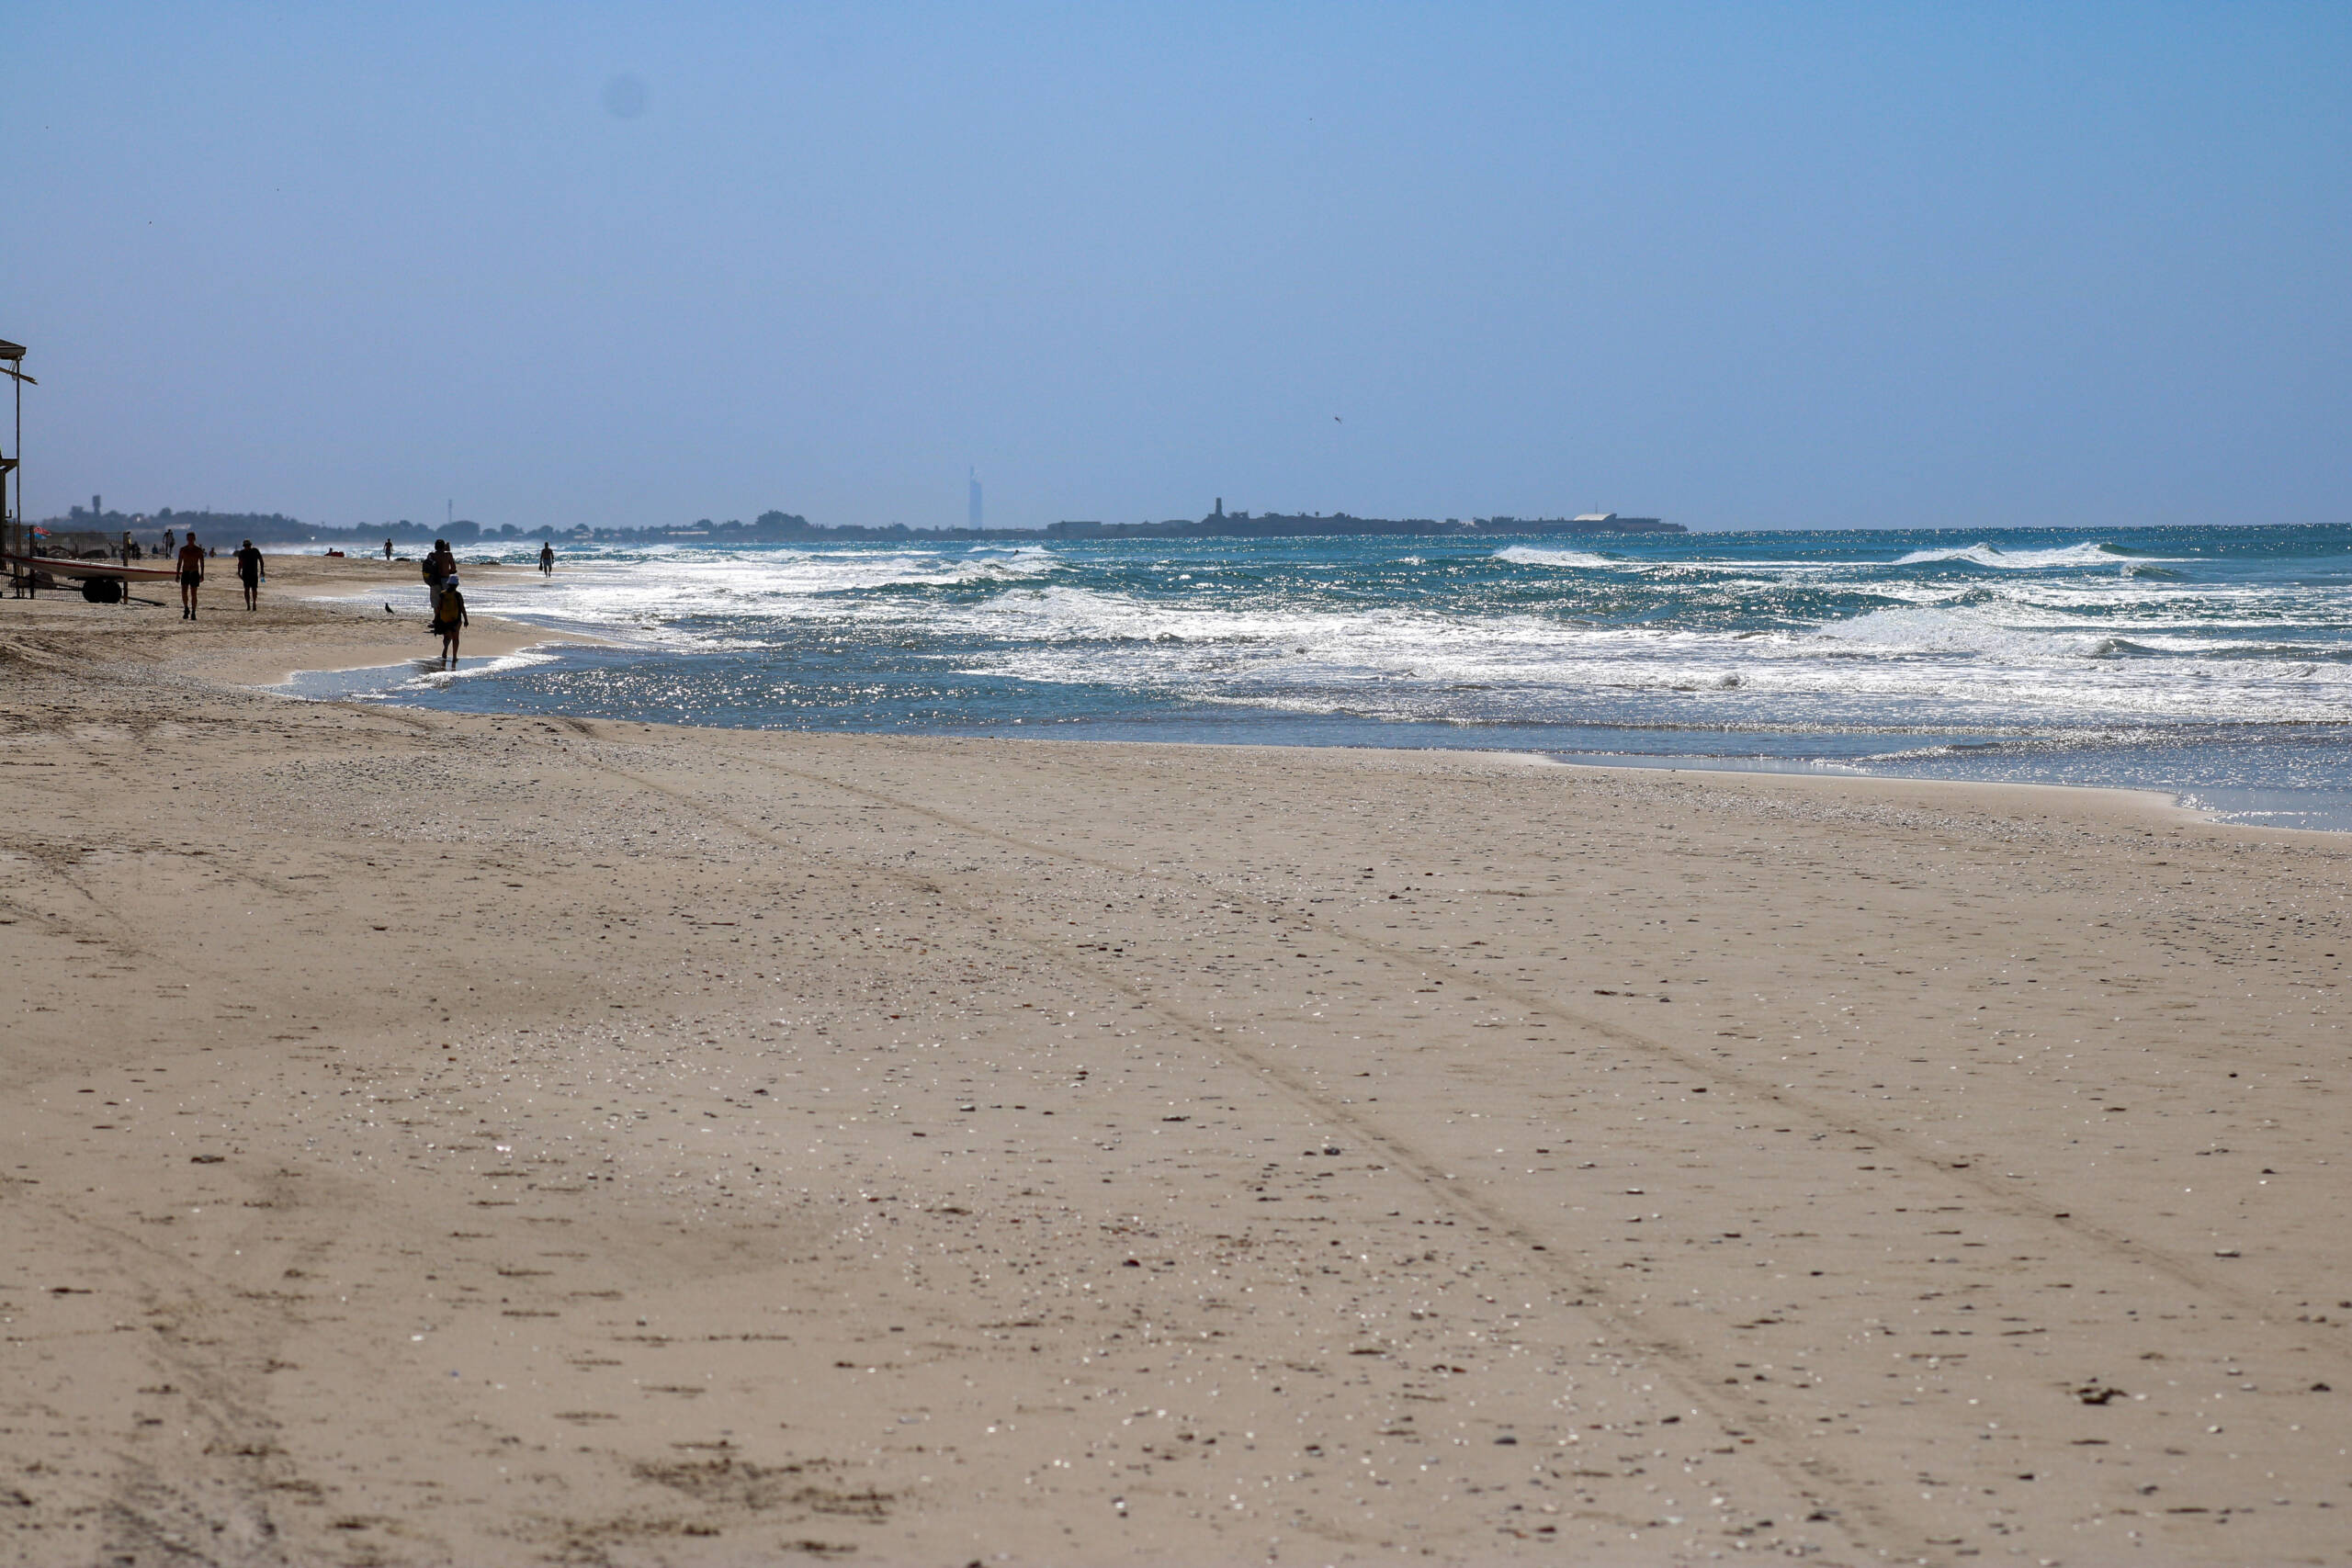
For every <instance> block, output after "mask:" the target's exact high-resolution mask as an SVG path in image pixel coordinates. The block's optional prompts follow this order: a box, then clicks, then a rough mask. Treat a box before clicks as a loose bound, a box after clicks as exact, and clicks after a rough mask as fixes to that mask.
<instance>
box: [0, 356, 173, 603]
mask: <svg viewBox="0 0 2352 1568" xmlns="http://www.w3.org/2000/svg"><path fill="white" fill-rule="evenodd" d="M0 376H6V377H7V378H8V382H9V386H10V389H11V390H12V391H13V393H14V403H15V420H14V422H13V423H12V425H11V427H10V435H9V444H8V450H7V451H6V452H0V561H5V562H6V564H7V568H8V582H9V587H10V589H11V591H12V592H13V593H14V595H15V596H16V597H17V598H19V599H22V598H27V597H32V598H38V597H40V590H41V588H42V587H43V586H44V585H45V583H44V580H46V585H47V586H51V587H53V586H55V584H56V580H57V579H59V578H61V577H69V578H75V579H78V580H79V581H81V584H82V597H84V598H85V599H87V600H90V601H91V602H92V603H94V604H126V603H130V602H131V595H130V584H131V583H132V582H133V581H155V580H163V581H169V580H170V579H171V578H173V577H174V576H175V575H177V574H176V573H175V572H174V571H173V570H171V569H170V568H168V567H139V566H132V565H131V564H130V562H129V561H128V560H126V561H124V562H122V563H121V564H120V565H117V564H115V563H114V562H112V561H83V560H73V559H69V558H65V557H62V556H45V555H43V554H41V553H40V538H39V536H36V535H35V534H34V532H33V525H32V519H30V518H28V517H27V516H26V515H25V486H24V468H23V465H22V455H23V452H24V446H25V389H26V388H27V387H38V386H40V382H38V381H36V380H34V379H33V378H31V377H30V376H28V375H26V374H25V345H24V344H20V343H10V342H8V341H7V340H6V338H0ZM125 553H126V554H127V553H128V552H125ZM137 603H139V604H160V603H162V601H160V600H155V599H141V600H139V601H137Z"/></svg>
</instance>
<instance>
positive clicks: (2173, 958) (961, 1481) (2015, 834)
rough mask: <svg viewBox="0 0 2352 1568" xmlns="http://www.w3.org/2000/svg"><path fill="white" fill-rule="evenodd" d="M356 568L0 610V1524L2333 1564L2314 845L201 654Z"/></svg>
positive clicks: (1036, 1553) (2350, 1491)
mask: <svg viewBox="0 0 2352 1568" xmlns="http://www.w3.org/2000/svg"><path fill="white" fill-rule="evenodd" d="M413 570H414V569H413V567H411V566H408V565H406V564H402V565H400V566H398V567H392V566H386V565H384V564H383V563H380V562H364V561H356V560H355V561H335V562H322V561H318V560H312V559H295V558H284V559H282V560H275V561H273V567H272V584H271V588H270V589H269V591H268V592H267V595H266V600H265V607H264V609H263V611H262V612H261V613H259V614H257V615H246V614H244V613H243V611H242V610H239V609H236V608H233V605H234V604H235V601H236V594H235V592H234V587H233V583H232V582H231V581H229V580H228V578H227V575H226V574H225V573H224V574H223V575H222V577H221V578H220V580H219V581H217V582H216V583H215V584H214V585H213V587H212V588H211V589H209V590H208V595H207V598H208V604H209V606H210V607H209V608H208V609H207V610H206V612H205V614H204V615H203V618H202V619H200V620H199V621H198V622H196V623H194V624H187V623H182V622H179V621H178V620H177V619H176V617H175V615H174V614H173V612H172V611H170V610H153V609H147V608H144V607H141V606H130V607H115V606H95V605H89V604H83V603H82V602H81V601H79V600H78V599H76V598H72V597H70V596H66V595H58V596H54V597H52V596H49V595H44V596H43V597H42V598H41V599H40V601H38V602H27V601H21V600H5V601H0V672H5V676H6V682H5V688H0V690H5V695H4V696H0V721H4V722H5V723H6V729H7V740H6V748H5V750H0V816H4V817H5V820H6V823H7V824H8V830H7V832H6V835H5V837H0V864H5V868H6V871H5V878H4V879H0V906H4V907H0V952H5V953H6V957H7V960H8V963H7V965H6V970H7V974H8V976H9V982H8V984H9V987H10V991H11V997H10V1003H9V1006H8V1010H7V1020H8V1021H7V1025H6V1042H7V1043H6V1051H5V1053H0V1083H5V1090H6V1092H5V1094H0V1128H5V1138H0V1147H5V1156H0V1368H5V1374H4V1375H0V1558H6V1560H8V1561H11V1562H26V1563H37V1564H50V1563H74V1564H80V1563H90V1564H98V1563H107V1564H117V1563H137V1564H142V1565H143V1564H148V1563H219V1564H248V1563H251V1564H267V1563H289V1564H310V1563H383V1564H410V1563H417V1564H429V1563H509V1562H512V1563H536V1562H559V1563H613V1564H655V1563H712V1564H718V1563H744V1562H792V1561H800V1560H803V1559H806V1560H810V1561H819V1560H824V1561H847V1562H873V1563H910V1564H916V1563H922V1564H961V1563H968V1562H982V1563H989V1564H994V1563H998V1562H1008V1563H1069V1564H1082V1563H1108V1562H1130V1561H1148V1562H1170V1563H1210V1562H1218V1563H1221V1562H1234V1563H1239V1562H1285V1563H1323V1562H1383V1561H1389V1560H1401V1559H1408V1558H1409V1559H1414V1560H1424V1561H1434V1562H1464V1563H1482V1562H1519V1561H1541V1562H1644V1563H1647V1562H1661V1563H1662V1562H1702V1561H1710V1562H1711V1561H1718V1560H1721V1561H1736V1560H1737V1559H1738V1558H1739V1557H1741V1556H1743V1555H1746V1556H1751V1557H1752V1556H1760V1555H1768V1554H1770V1555H1786V1556H1793V1557H1797V1558H1800V1559H1802V1560H1804V1561H1809V1562H1823V1563H1849V1564H1859V1563H1874V1562H1888V1561H1903V1562H1924V1563H1938V1564H1945V1563H1958V1562H1967V1561H1971V1560H1979V1561H1986V1562H2030V1563H2034V1564H2043V1565H2046V1564H2056V1563H2079V1564H2096V1563H2109V1562H2126V1561H2135V1562H2151V1563H2173V1562H2199V1563H2247V1562H2266V1563H2290V1562H2312V1563H2323V1562H2343V1561H2344V1560H2345V1559H2346V1555H2347V1552H2352V1461H2347V1458H2346V1450H2347V1449H2352V1337H2347V1330H2346V1323H2347V1322H2348V1321H2352V1239H2347V1234H2348V1233H2347V1230H2346V1224H2345V1222H2344V1217H2343V1216H2344V1215H2345V1214H2346V1213H2347V1211H2352V1100H2347V1098H2346V1093H2345V1087H2344V1081H2343V1068H2344V1058H2345V1055H2346V1043H2347V1042H2346V1033H2345V1023H2344V1020H2345V1010H2344V1004H2343V999H2342V987H2343V984H2344V980H2345V973H2346V962H2345V961H2346V959H2347V958H2352V949H2347V948H2346V945H2345V944H2346V942H2347V941H2352V932H2347V931H2346V908H2347V905H2346V898H2347V894H2348V893H2352V838H2346V837H2344V836H2335V835H2321V834H2300V833H2291V832H2284V831H2277V830H2265V829H2246V828H2236V827H2227V826H2220V825H2215V824H2212V823H2209V822H2206V821H2203V820H2200V819H2199V818H2195V817H2193V816H2191V815H2189V814H2188V813H2186V812H2183V811H2180V810H2177V809H2175V808H2174V807H2171V806H2170V805H2168V804H2167V803H2165V801H2163V800H2162V799H2159V798H2155V797H2150V796H2140V795H2120V794H2107V793H2098V792H2090V791H2076V790H2060V789H2043V788H2026V787H1995V786H1984V785H1961V784H1911V783H1903V782H1897V781H1860V782H1849V781H1837V780H1829V779H1819V778H1810V777H1776V776H1752V777H1741V776H1733V775H1723V774H1699V773H1663V772H1635V771H1611V770H1600V769H1582V768H1567V767H1556V766H1550V765H1544V764H1540V763H1533V762H1530V761H1526V760H1522V759H1515V758H1510V757H1501V756H1480V755H1475V754H1469V753H1439V752H1403V751H1366V750H1274V749H1250V748H1210V747H1159V746H1108V745H1084V744H1069V743H1057V742H1011V741H980V740H954V739H902V738H879V737H865V736H846V735H809V734H797V733H765V732H752V731H725V730H693V729H684V728H660V727H653V726H644V725H637V724H619V723H610V722H602V721H597V720H593V719H567V720H551V719H542V718H537V717H516V718H498V717H472V716H449V715H443V714H436V713H424V712H418V711H413V710H403V709H400V708H395V707H388V706H381V705H357V704H334V703H313V702H303V701H298V700H294V699H291V698H288V697H285V696H281V695H277V694H269V693H266V692H262V691H258V690H254V689H252V688H254V686H256V685H260V684H266V683H268V682H276V681H278V680H281V679H283V678H284V676H285V675H286V674H287V673H288V672H290V671H294V670H298V669H323V668H346V667H353V666H361V665H369V664H376V663H384V662H390V661H393V660H399V659H402V658H408V657H413V656H418V655H422V654H424V653H426V652H428V651H430V649H431V645H430V643H429V642H428V640H427V639H426V637H424V634H423V633H422V631H421V629H420V628H419V627H418V626H416V625H415V623H414V620H413V617H405V618H404V617H400V616H387V615H384V614H383V612H382V611H381V610H380V608H378V607H377V606H376V604H374V603H373V602H371V601H370V600H369V599H368V598H365V597H351V596H358V595H365V594H367V593H368V592H370V588H371V585H372V584H374V583H375V582H377V581H383V582H386V583H390V582H394V581H397V582H400V583H402V584H405V583H407V582H408V581H410V578H409V576H408V575H407V574H409V573H413ZM330 593H337V594H344V595H346V598H345V600H344V601H343V602H340V603H330V602H327V601H326V600H324V599H323V598H320V597H316V596H320V595H326V594H330ZM158 596H161V595H158ZM543 640H546V634H545V633H544V632H541V631H538V630H537V629H535V628H531V627H526V626H515V625H503V624H499V623H496V622H494V621H492V618H490V617H487V616H478V617H477V618H476V626H475V627H474V629H473V630H472V631H471V632H469V635H468V637H467V642H466V651H467V652H468V653H469V654H474V653H489V652H499V651H505V650H509V649H515V648H519V647H523V646H526V645H527V644H530V643H533V642H537V641H543Z"/></svg>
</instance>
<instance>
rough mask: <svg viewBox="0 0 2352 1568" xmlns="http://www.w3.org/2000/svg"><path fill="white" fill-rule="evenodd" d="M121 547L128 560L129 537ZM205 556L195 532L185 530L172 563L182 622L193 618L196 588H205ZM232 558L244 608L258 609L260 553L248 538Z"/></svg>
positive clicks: (205, 553) (167, 535) (126, 535)
mask: <svg viewBox="0 0 2352 1568" xmlns="http://www.w3.org/2000/svg"><path fill="white" fill-rule="evenodd" d="M170 538H171V535H170V534H169V533H168V532H166V533H165V534H164V539H165V540H166V541H167V542H168V541H169V539H170ZM123 544H124V547H125V553H126V558H127V556H128V552H129V549H130V535H128V534H125V535H124V536H123ZM208 553H209V552H207V551H206V549H205V547H203V546H202V545H199V544H198V543H197V542H196V530H195V529H193V528H191V529H189V530H188V531H187V543H186V544H184V545H182V546H181V547H179V548H178V550H177V551H175V561H174V564H175V566H176V567H177V568H178V570H179V575H180V619H181V620H183V621H192V620H194V619H196V592H197V590H198V589H199V588H201V587H203V586H204V562H205V559H206V558H207V555H208ZM233 559H234V560H235V561H236V563H237V581H238V582H239V583H240V584H241V585H243V588H244V591H245V608H246V609H248V610H258V609H260V608H261V579H262V558H261V551H260V550H258V549H256V548H254V542H253V541H252V540H251V539H247V540H246V541H245V542H244V543H243V544H242V545H240V546H238V547H237V552H236V554H235V556H234V557H233Z"/></svg>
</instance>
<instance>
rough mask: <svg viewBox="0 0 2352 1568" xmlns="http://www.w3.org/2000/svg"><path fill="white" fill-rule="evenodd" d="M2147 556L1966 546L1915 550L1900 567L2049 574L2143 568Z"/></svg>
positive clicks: (2090, 548) (2102, 549)
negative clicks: (1955, 564)
mask: <svg viewBox="0 0 2352 1568" xmlns="http://www.w3.org/2000/svg"><path fill="white" fill-rule="evenodd" d="M2150 559H2151V558H2150V557H2146V556H2126V555H2124V554H2122V553H2121V552H2120V551H2118V550H2116V549H2115V548H2114V547H2111V546H2108V545H2099V544H2092V543H2089V542H2087V541H2086V542H2085V543H2083V544H2079V545H2061V546H2058V547H2054V548H2052V549H2046V550H2003V549H1997V548H1996V547H1993V546H1991V545H1985V544H1977V545H1963V546H1961V547H1957V548H1951V549H1933V550H1913V551H1912V552H1911V553H1910V554H1909V555H1907V556H1903V557H1900V558H1897V559H1896V560H1895V562H1894V564H1895V565H1896V566H1928V565H1931V564H1934V563H1936V562H1939V561H1967V562H1969V563H1970V564H1971V565H1973V566H1991V567H1998V568H2000V569H2001V570H2005V571H2047V570H2050V569H2052V568H2053V567H2064V566H2116V567H2120V566H2123V565H2125V564H2127V563H2128V564H2131V565H2135V566H2136V565H2141V564H2143V563H2145V562H2146V561H2148V560H2150Z"/></svg>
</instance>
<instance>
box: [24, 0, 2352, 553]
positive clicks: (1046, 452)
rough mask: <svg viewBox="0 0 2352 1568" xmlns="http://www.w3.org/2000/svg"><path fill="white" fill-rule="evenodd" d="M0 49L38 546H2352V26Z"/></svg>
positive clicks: (88, 26)
mask: <svg viewBox="0 0 2352 1568" xmlns="http://www.w3.org/2000/svg"><path fill="white" fill-rule="evenodd" d="M5 36H6V68H5V69H6V78H7V85H6V92H5V94H0V158H5V170H6V174H5V178H0V233H4V234H5V238H0V337H8V338H14V339H17V340H19V341H21V342H24V343H26V344H29V345H30V347H31V354H32V357H31V358H29V359H28V362H27V367H28V369H30V370H31V371H32V372H33V373H34V374H36V375H38V376H40V378H41V379H42V383H43V384H42V386H41V387H40V389H39V390H38V391H36V392H32V393H30V394H28V427H27V442H28V448H27V454H28V467H29V468H30V473H29V475H28V477H29V479H30V480H31V490H30V493H29V495H28V501H29V503H30V506H31V509H32V511H33V513H35V514H37V515H40V514H46V513H51V512H62V511H63V510H64V508H65V507H66V505H67V504H68V503H69V502H75V501H86V499H87V498H88V496H89V495H90V494H91V493H92V492H93V491H103V492H104V493H105V494H106V496H107V504H108V505H110V506H122V507H125V508H129V509H139V510H153V509H154V508H158V507H162V506H165V505H174V506H183V507H186V506H202V505H206V504H208V503H209V504H211V505H214V506H218V507H220V508H222V509H229V508H237V509H247V508H251V509H259V510H265V511H269V510H282V511H286V512H290V513H295V514H297V515H300V516H302V517H305V518H308V519H311V520H314V521H327V522H333V523H351V522H359V521H379V520H382V519H386V518H390V517H395V516H406V517H412V518H414V519H416V520H418V521H420V522H423V521H426V520H428V519H432V518H437V517H439V516H440V515H441V513H442V504H443V502H444V501H445V500H446V499H449V498H454V499H455V501H456V502H457V507H458V515H459V516H471V517H474V518H477V519H479V520H481V522H483V523H486V524H491V525H496V524H500V523H514V524H516V525H524V526H537V525H541V524H554V525H559V526H561V525H570V524H572V523H575V522H585V523H590V524H596V525H610V524H641V523H656V522H673V521H686V520H691V519H693V518H695V517H701V516H709V517H715V518H719V519H722V520H723V519H726V518H729V517H746V518H748V517H750V516H752V515H754V514H755V513H759V512H760V511H763V510H764V509H766V508H768V507H782V508H784V509H786V510H787V511H795V512H800V513H806V514H807V515H808V516H809V517H810V518H811V519H812V520H814V521H817V522H820V523H880V522H890V521H899V522H905V523H908V524H910V525H933V524H952V523H959V522H961V521H962V520H963V514H964V502H965V491H964V479H965V471H966V468H967V465H971V464H977V465H978V468H979V472H980V477H981V479H982V480H983V481H984V482H985V483H986V485H987V487H988V500H989V521H990V522H991V523H994V524H1000V525H1002V524H1035V523H1041V522H1050V521H1052V520H1054V519H1056V518H1061V517H1077V518H1100V519H1104V520H1109V521H1123V520H1134V519H1137V518H1142V517H1154V518H1159V517H1170V516H1191V515H1197V514H1199V513H1203V512H1205V511H1207V510H1208V508H1209V506H1210V505H1211V503H1212V502H1213V501H1214V499H1215V498H1216V497H1217V496H1220V495H1221V496H1223V497H1224V498H1225V502H1226V504H1227V507H1228V508H1249V509H1251V510H1256V511H1265V510H1300V511H1322V512H1330V511H1335V510H1347V511H1351V512H1355V513H1371V514H1378V515H1391V516H1397V515H1437V516H1453V515H1470V514H1474V513H1476V514H1487V513H1496V512H1505V513H1518V514H1521V515H1532V514H1558V513H1566V512H1573V511H1582V510H1589V509H1614V510H1617V511H1622V512H1626V513H1659V514H1663V515H1665V516H1668V517H1669V518H1674V519H1678V520H1680V521H1682V522H1685V523H1688V524H1691V525H1694V526H1700V527H1748V526H1770V525H1819V526H1855V527H1860V526H1880V525H1886V526H1895V525H1955V526H1975V525H1992V524H1996V523H1997V524H2057V525H2082V526H2085V527H2089V528H2096V527H2098V526H2100V525H2120V524H2141V523H2177V522H2199V521H2232V522H2256V523H2260V522H2300V521H2341V520H2345V519H2346V518H2352V6H2346V5H2343V4H2330V5H2286V4H2277V5H2262V4H2237V5H2165V4H2155V3H2138V4H2117V5H2104V6H2068V5H2058V4H2035V5H2019V6H2001V5H1985V4H1965V5H1962V4H1951V5H1939V6H1904V5H1888V4H1872V5H1855V6H1839V5H1808V6H1774V5H1768V4H1760V3H1744V4H1728V5H1720V6H1668V5H1655V4H1641V5H1627V6H1576V5H1565V4H1561V5H1545V6H1476V5H1460V4H1450V5H1435V4H1431V5H1426V6H1381V5H1364V4H1345V5H1337V4H1335V5H1310V4H1285V5H1280V6H1266V5H1253V6H1216V5H1209V4H1186V5H1170V6H1148V5H1136V4H1130V5H1103V6H1017V5H938V6H915V5H909V6H880V5H860V6H742V7H740V8H737V7H724V6H695V5H666V6H593V5H571V4H565V5H546V6H496V5H480V4H469V5H462V6H435V5H417V4H402V5H399V6H309V5H296V6H278V7H259V6H254V7H243V6H205V5H171V6H162V5H156V6H108V5H104V4H90V3H87V0H84V3H77V4H71V5H48V4H36V3H28V0H17V4H15V5H13V6H10V7H9V8H8V20H7V22H6V28H5ZM628 111H634V112H628Z"/></svg>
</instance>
